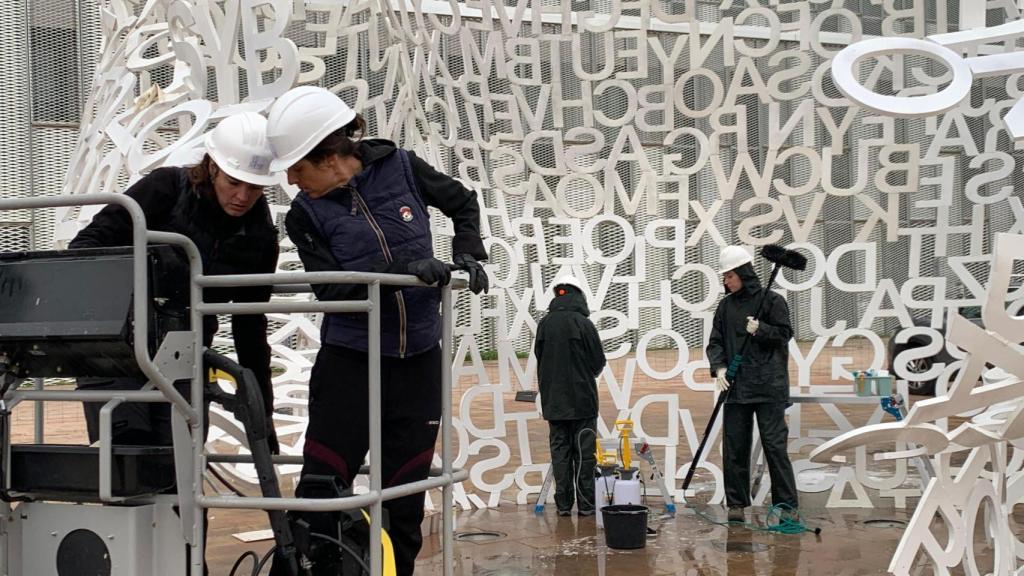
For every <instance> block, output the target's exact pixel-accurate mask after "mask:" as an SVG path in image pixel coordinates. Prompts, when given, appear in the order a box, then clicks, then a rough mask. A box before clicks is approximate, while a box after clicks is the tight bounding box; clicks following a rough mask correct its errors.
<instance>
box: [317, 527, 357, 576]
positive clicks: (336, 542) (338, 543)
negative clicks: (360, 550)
mask: <svg viewBox="0 0 1024 576" xmlns="http://www.w3.org/2000/svg"><path fill="white" fill-rule="evenodd" d="M310 536H312V537H314V538H319V539H321V540H326V541H328V542H330V543H331V544H334V545H335V546H337V547H338V548H341V549H342V550H344V551H345V552H348V555H349V556H351V557H352V558H354V559H355V561H356V562H358V563H359V565H360V566H361V567H362V568H363V570H365V571H366V574H367V576H369V574H370V567H369V566H367V565H366V562H363V559H362V558H361V557H360V556H359V555H358V554H356V551H355V550H353V549H352V548H350V547H349V546H348V545H347V544H345V543H344V542H342V541H341V540H338V539H337V538H332V537H330V536H327V535H326V534H320V533H319V532H311V533H310Z"/></svg>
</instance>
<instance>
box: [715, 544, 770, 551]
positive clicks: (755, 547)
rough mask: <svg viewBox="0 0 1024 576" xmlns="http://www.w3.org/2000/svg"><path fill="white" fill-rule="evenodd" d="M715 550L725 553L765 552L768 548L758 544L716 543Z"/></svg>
mask: <svg viewBox="0 0 1024 576" xmlns="http://www.w3.org/2000/svg"><path fill="white" fill-rule="evenodd" d="M715 548H718V549H719V550H723V551H725V552H764V551H765V550H767V549H768V546H766V545H764V544H758V543H757V542H715Z"/></svg>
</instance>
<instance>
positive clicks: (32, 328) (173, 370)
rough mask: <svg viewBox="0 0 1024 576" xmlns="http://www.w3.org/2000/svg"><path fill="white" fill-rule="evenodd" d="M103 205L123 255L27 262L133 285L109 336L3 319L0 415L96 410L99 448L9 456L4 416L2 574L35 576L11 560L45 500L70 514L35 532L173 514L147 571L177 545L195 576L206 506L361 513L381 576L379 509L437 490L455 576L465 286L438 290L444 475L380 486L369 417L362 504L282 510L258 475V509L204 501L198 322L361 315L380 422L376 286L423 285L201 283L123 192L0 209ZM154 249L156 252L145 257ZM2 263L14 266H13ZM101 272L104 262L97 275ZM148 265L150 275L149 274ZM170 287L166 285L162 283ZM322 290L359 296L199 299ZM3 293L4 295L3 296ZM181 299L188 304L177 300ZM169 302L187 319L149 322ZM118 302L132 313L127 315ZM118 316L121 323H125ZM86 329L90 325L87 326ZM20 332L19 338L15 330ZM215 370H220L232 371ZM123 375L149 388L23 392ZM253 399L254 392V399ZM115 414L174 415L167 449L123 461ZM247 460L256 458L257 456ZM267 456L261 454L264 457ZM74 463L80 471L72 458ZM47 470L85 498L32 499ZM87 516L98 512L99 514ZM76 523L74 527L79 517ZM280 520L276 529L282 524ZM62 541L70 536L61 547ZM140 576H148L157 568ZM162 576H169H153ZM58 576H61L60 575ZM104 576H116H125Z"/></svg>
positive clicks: (188, 252) (283, 278)
mask: <svg viewBox="0 0 1024 576" xmlns="http://www.w3.org/2000/svg"><path fill="white" fill-rule="evenodd" d="M100 204H118V205H120V206H122V207H123V208H124V209H125V210H126V211H127V212H128V214H129V215H130V217H131V220H132V224H133V230H132V246H131V247H130V248H125V249H110V250H99V251H66V252H65V254H64V256H63V258H64V259H63V260H62V255H61V253H59V252H46V253H44V254H34V255H32V257H31V258H30V259H32V260H35V264H38V262H39V261H40V260H45V259H46V258H50V259H51V260H52V262H55V263H58V264H55V265H54V266H51V267H49V268H46V267H45V266H42V267H40V266H34V268H35V269H36V270H42V272H41V273H42V274H43V277H46V275H47V274H49V275H50V276H51V277H52V278H51V279H52V280H55V281H60V279H61V277H68V278H70V277H72V276H74V274H73V270H71V269H69V268H66V267H65V268H61V267H62V266H64V265H65V264H68V263H69V262H71V264H70V266H71V267H72V268H73V267H74V266H86V265H100V266H102V265H107V266H109V267H110V270H111V274H113V276H112V278H115V279H116V280H117V281H119V282H122V283H125V282H130V287H129V286H124V287H123V288H124V289H123V290H117V291H115V293H111V294H107V297H108V298H107V301H105V302H104V303H103V304H104V306H105V307H104V306H101V307H100V308H101V309H102V311H103V312H104V314H105V315H106V316H105V317H107V318H108V319H109V320H110V322H108V323H107V325H106V326H105V329H104V330H102V331H99V332H97V331H96V330H94V329H93V328H94V327H87V328H84V327H83V326H81V325H77V326H76V325H74V322H73V321H71V322H64V323H63V324H62V322H61V310H64V311H65V312H66V313H67V316H68V317H71V318H74V317H75V313H74V312H75V311H76V310H77V311H78V312H79V316H80V315H81V310H79V309H77V308H76V307H75V306H74V303H70V302H60V303H57V304H56V305H55V306H50V307H47V308H46V310H44V311H42V313H41V314H36V315H35V316H32V315H28V317H26V318H24V319H23V320H25V321H24V322H21V323H19V322H17V321H16V320H17V318H14V319H0V387H2V389H3V393H2V401H0V417H3V416H4V415H10V414H11V411H12V410H13V409H14V408H15V407H16V406H17V405H18V404H19V403H21V402H24V401H33V402H48V401H63V402H83V401H93V402H104V403H105V404H104V406H103V408H102V410H101V411H100V417H99V431H100V441H99V443H98V444H99V445H98V447H97V448H89V447H72V448H67V447H55V446H50V445H45V444H36V445H27V446H26V445H14V446H12V445H11V436H10V429H9V426H10V418H9V417H3V422H4V426H3V428H2V430H0V432H2V438H0V448H2V455H3V459H2V461H0V466H2V467H3V470H2V474H0V477H2V486H0V488H2V489H3V490H2V492H3V493H4V496H5V497H4V499H3V501H2V502H0V574H3V575H8V576H27V575H28V574H29V573H31V574H32V575H33V576H35V575H36V574H39V572H38V566H34V567H33V568H32V569H31V572H26V570H28V568H27V567H26V566H25V562H23V561H22V560H23V559H22V558H21V555H22V554H23V552H24V551H25V550H31V549H32V547H33V546H37V544H36V543H35V541H29V536H28V535H27V534H22V532H21V530H22V528H21V526H20V525H19V522H22V523H25V524H27V521H25V519H24V518H23V517H26V516H28V514H27V513H19V511H28V510H36V509H35V508H32V506H37V505H39V504H40V503H39V502H38V501H40V500H44V499H45V500H63V501H66V502H69V503H72V504H71V506H69V507H66V508H60V507H51V508H41V507H40V508H39V514H37V517H39V518H43V520H40V522H43V521H48V522H60V521H61V514H65V513H70V511H71V510H74V509H77V508H81V507H83V506H88V507H89V508H88V511H89V512H88V513H89V514H90V517H89V518H86V519H85V520H81V519H80V521H83V522H86V523H88V522H91V521H96V522H101V521H106V522H117V521H118V519H119V518H121V517H124V518H125V519H128V520H129V521H130V523H136V524H138V525H139V526H144V527H148V525H144V524H143V523H144V522H148V521H149V520H147V519H148V518H150V516H147V515H146V514H150V515H159V514H164V516H167V511H170V510H173V513H174V516H173V518H175V519H177V518H180V520H176V522H177V524H178V526H179V527H180V530H177V534H176V535H175V534H173V532H175V531H174V530H172V531H170V532H171V533H170V534H169V533H168V530H166V528H162V529H153V531H154V532H159V534H157V535H155V536H154V539H153V540H152V542H150V543H149V545H152V547H153V550H152V551H151V554H152V556H153V558H154V560H153V561H152V562H150V563H149V566H150V567H152V566H163V567H164V569H166V567H167V566H168V564H167V563H166V562H168V558H171V557H175V556H176V555H179V554H180V555H183V549H184V546H181V547H179V548H178V549H176V550H164V549H163V548H169V547H172V546H169V545H167V543H168V542H175V541H181V542H184V543H186V544H187V546H188V548H189V549H190V554H188V560H187V562H188V567H189V573H191V574H202V571H203V545H204V544H203V543H204V540H205V539H204V533H203V531H204V526H203V522H202V518H203V513H202V510H203V509H204V508H236V509H257V510H266V511H268V514H270V517H271V524H272V525H274V524H275V523H274V518H275V514H274V512H275V511H284V510H291V511H309V512H333V511H341V510H355V509H358V508H368V509H369V516H370V525H371V526H372V527H377V528H374V529H371V530H369V535H370V536H369V551H370V554H369V555H370V558H369V560H370V561H369V567H370V573H371V574H372V575H373V576H378V575H380V574H382V547H381V532H380V530H379V527H380V526H381V525H382V521H381V520H382V507H381V505H382V502H384V501H385V500H390V499H393V498H398V497H401V496H406V495H409V494H414V493H417V492H423V491H426V490H430V489H433V488H442V492H443V496H442V498H443V503H442V514H443V516H442V519H443V524H442V539H443V540H442V542H443V560H444V571H445V574H452V573H453V569H454V558H453V540H454V538H453V521H452V485H453V484H454V483H456V482H461V481H463V480H465V479H466V478H467V477H468V474H467V472H465V471H463V470H456V469H453V467H452V451H451V440H452V414H451V388H452V372H451V358H452V318H453V313H452V291H453V289H460V288H463V287H465V281H464V280H461V279H455V280H453V281H452V283H451V284H450V285H448V286H444V287H441V288H440V290H441V292H442V298H441V315H442V356H443V358H444V359H445V362H444V363H443V368H442V398H441V401H442V404H441V405H442V417H441V461H442V466H441V469H440V470H436V469H435V470H432V471H431V476H430V477H428V478H427V479H426V480H422V481H419V482H413V483H409V484H404V485H400V486H394V487H391V488H387V489H385V488H383V487H382V484H381V477H382V474H381V457H380V456H381V455H380V449H381V430H380V418H379V417H375V418H370V430H369V433H370V442H369V444H370V449H369V466H368V469H367V472H368V473H369V484H370V487H369V488H370V489H369V491H368V492H367V493H365V494H360V495H355V496H348V497H342V498H331V499H299V498H284V497H280V496H279V494H280V492H279V490H276V488H277V480H276V475H275V474H274V473H273V472H272V471H271V472H270V473H268V474H266V475H265V476H269V478H263V477H262V476H264V475H261V487H262V488H263V492H264V496H263V497H243V496H220V495H218V496H213V495H206V494H205V493H204V489H203V486H204V483H203V470H204V469H205V466H206V462H207V461H208V460H224V459H225V458H226V457H225V456H221V455H217V454H208V453H206V451H205V446H204V434H203V430H204V422H203V420H204V416H205V414H204V406H203V397H204V388H205V386H206V374H205V366H207V365H208V364H209V356H204V355H206V354H208V353H209V351H205V350H204V349H203V341H202V336H203V335H202V317H203V316H204V315H207V314H245V313H252V314H256V313H299V312H305V313H313V312H365V313H366V314H367V316H368V323H369V333H370V340H369V342H368V348H369V354H368V356H369V389H370V398H369V410H370V412H371V414H377V415H379V414H380V410H381V392H380V322H381V315H380V309H381V308H380V302H381V286H382V285H387V286H400V287H401V286H425V284H423V283H422V282H420V281H419V280H418V279H417V278H415V277H414V276H404V275H387V274H373V273H360V272H314V273H301V272H292V273H279V274H253V275H232V276H205V275H203V273H202V261H201V258H200V255H199V253H198V250H197V249H196V247H195V245H194V244H193V243H192V242H191V241H190V240H189V239H188V238H186V237H184V236H182V235H179V234H173V233H166V232H156V231H151V230H147V229H146V221H145V216H144V214H143V212H142V210H141V208H140V207H139V205H138V204H137V203H136V202H135V201H134V200H132V199H131V198H129V197H127V196H124V195H121V194H82V195H74V196H60V197H45V198H43V197H37V198H20V199H6V200H0V210H23V209H39V208H55V207H64V206H86V205H100ZM154 244H156V245H166V246H154ZM169 247H174V249H175V250H177V251H178V252H179V254H180V253H181V252H183V253H184V258H183V262H185V263H187V268H188V269H187V272H186V271H182V272H181V274H180V275H178V276H177V277H184V276H185V275H187V282H185V283H178V284H174V282H170V281H169V280H168V281H165V282H163V283H161V281H159V280H160V277H159V273H160V271H161V270H162V268H161V266H160V265H159V261H160V259H161V257H165V256H167V254H168V252H167V250H169V249H170V248H169ZM68 252H74V253H76V254H78V255H79V256H78V258H79V260H77V262H78V263H75V262H76V260H75V259H74V258H72V259H71V260H70V261H69V260H68V259H67V258H66V254H67V253H68ZM4 256H5V255H0V292H2V291H3V290H4V288H5V282H18V279H17V278H15V276H17V275H10V274H8V275H6V276H5V272H4V270H7V271H8V272H9V271H10V269H9V268H5V267H4V266H3V262H4ZM6 256H8V262H10V261H11V257H10V255H6ZM83 257H84V258H91V259H92V260H91V261H90V262H91V264H89V263H82V262H81V258H83ZM14 259H15V260H16V259H17V258H16V257H15V258H14ZM100 261H102V262H101V263H100V264H97V262H100ZM154 263H157V264H156V265H154ZM57 272H61V274H57ZM171 276H173V275H170V276H168V278H170V277H171ZM109 279H110V278H108V280H109ZM21 281H22V282H23V284H22V285H20V286H18V287H17V288H18V291H19V292H18V293H19V294H22V295H23V296H24V295H26V294H27V295H28V296H29V297H31V294H32V290H33V289H34V288H33V286H28V287H26V286H25V285H24V279H22V280H21ZM330 283H338V284H366V285H367V288H368V297H367V299H366V300H359V301H345V302H317V301H307V302H267V303H227V304H214V303H206V302H204V301H203V289H204V288H209V287H226V286H266V285H272V286H274V287H275V291H276V292H288V293H300V292H309V291H311V289H310V284H330ZM6 287H7V288H8V289H10V288H12V285H8V286H6ZM79 287H80V288H81V290H78V292H79V293H80V295H81V297H86V295H88V294H94V295H95V294H96V291H95V286H93V287H91V288H90V287H89V286H87V285H81V286H79V285H76V289H77V288H79ZM36 288H39V287H36ZM161 290H164V291H169V293H168V294H164V293H162V292H161ZM44 291H45V290H44ZM186 291H187V294H185V292H186ZM51 296H52V295H51ZM118 296H120V298H118ZM173 298H187V304H188V305H187V306H184V307H183V309H184V310H186V311H187V318H184V317H176V318H167V317H163V316H161V315H160V314H159V313H158V312H159V310H158V308H159V307H160V306H163V305H165V304H166V303H167V302H168V301H170V300H172V299H173ZM125 300H128V301H130V306H129V305H128V303H127V302H125ZM40 302H41V300H40ZM20 305H21V306H23V307H29V306H32V305H35V306H36V307H39V303H37V302H36V301H35V300H32V299H31V298H30V300H24V301H22V302H21V303H20ZM26 309H27V308H26ZM90 314H92V312H90ZM122 314H124V315H127V318H128V320H127V321H126V322H125V321H124V316H122ZM100 315H103V314H100ZM90 319H93V318H92V316H90ZM5 322H8V324H9V325H5V324H4V323H5ZM118 322H120V323H121V325H120V326H118V325H117V324H118ZM18 324H20V325H18ZM54 327H60V328H61V329H63V330H64V331H63V332H61V331H60V330H54ZM19 330H21V332H18V331H19ZM100 332H102V334H100ZM104 338H105V340H104ZM101 357H102V358H101ZM225 366H227V367H229V366H228V364H225ZM90 372H91V373H92V374H90ZM119 373H125V374H127V375H136V376H141V377H144V378H146V379H148V382H149V383H148V384H147V385H146V386H145V387H143V389H141V390H103V391H90V390H43V389H40V387H39V386H38V385H37V386H36V389H25V388H22V387H21V386H20V384H21V383H22V382H23V381H24V380H25V379H28V378H36V379H37V383H38V381H39V380H38V379H39V378H43V377H54V376H61V377H66V376H90V375H94V374H96V375H109V374H119ZM182 380H185V381H187V382H188V393H187V395H188V398H186V397H185V395H183V394H182V393H181V392H180V391H179V389H178V388H176V387H175V385H174V383H175V382H176V381H179V382H180V381H182ZM236 380H237V381H238V386H239V395H238V398H243V396H244V394H243V392H244V390H242V389H243V388H245V387H246V386H247V384H246V382H245V380H246V378H244V377H242V378H236ZM248 387H249V388H250V392H251V391H252V384H251V383H249V384H248ZM252 395H253V394H250V399H251V397H252ZM229 400H231V399H229ZM236 400H237V398H236ZM124 402H167V403H170V404H171V406H172V410H171V424H172V435H173V449H172V450H171V451H168V450H167V449H166V448H164V449H162V450H160V449H157V448H153V449H152V450H150V451H146V450H142V451H141V452H140V451H138V450H134V451H133V450H131V449H129V448H130V447H124V446H114V445H113V443H112V441H111V440H112V429H111V428H112V422H111V420H112V419H111V415H112V413H113V410H114V408H116V407H117V406H118V405H119V404H121V403H124ZM37 414H40V411H38V410H37ZM257 428H258V426H257ZM36 432H37V439H39V438H40V437H41V436H42V429H41V427H40V423H37V424H36ZM247 434H248V435H249V438H250V440H251V441H252V440H253V439H254V438H256V436H253V434H252V431H251V430H247ZM62 451H63V452H62ZM253 452H254V455H255V453H256V452H257V451H256V450H254V451H253ZM55 454H56V455H55ZM266 454H267V455H268V456H269V451H267V452H266ZM76 458H77V459H78V460H74V459H76ZM249 458H252V456H249ZM229 459H233V460H245V459H246V457H239V456H234V457H230V458H229ZM255 460H256V462H254V463H255V464H257V468H258V469H259V467H260V462H259V460H260V458H259V457H258V455H257V457H256V459H255ZM266 460H267V461H272V462H273V463H285V462H287V463H294V460H295V458H294V457H291V458H289V457H280V456H278V457H273V458H272V459H271V458H269V457H268V458H267V459H266ZM48 461H50V462H61V463H62V464H61V465H62V466H68V465H69V464H68V463H69V462H79V463H80V464H77V465H76V464H71V466H76V467H77V470H78V472H79V473H78V474H77V476H81V477H88V479H87V480H83V479H82V478H79V479H78V480H76V481H74V482H70V483H71V484H72V485H73V487H76V488H81V486H83V485H85V486H87V487H88V489H87V490H84V491H82V493H77V494H74V493H69V492H74V490H68V488H69V486H66V485H64V484H62V483H61V482H62V481H64V482H69V481H68V479H66V478H64V479H62V478H53V479H51V480H53V485H52V486H50V488H51V489H50V490H46V489H40V488H39V487H40V486H41V485H42V484H40V483H39V482H38V480H41V479H42V476H44V475H45V474H46V472H47V466H48V464H47V462H48ZM33 466H35V467H36V468H35V469H34V468H33ZM140 466H141V468H145V469H144V470H143V471H142V472H141V473H140V472H139V470H140ZM172 469H173V478H174V479H175V482H174V483H175V484H176V485H177V493H176V494H165V493H163V492H165V490H164V488H165V484H166V483H167V482H166V481H167V480H168V472H169V471H170V470H172ZM51 472H52V470H51ZM51 475H52V474H51ZM264 480H266V481H267V482H268V483H272V484H273V489H272V490H268V485H269V484H266V483H264ZM275 490H276V491H275ZM268 491H269V492H270V493H271V494H270V495H269V496H268V495H267V493H268ZM16 500H22V501H23V503H21V504H18V505H17V506H15V505H13V502H14V501H16ZM86 502H92V504H84V503H86ZM96 504H99V505H100V506H96ZM147 506H151V507H153V510H148V509H147V508H146V507H147ZM23 507H24V508H23ZM143 510H145V511H146V513H145V514H143V513H142V511H143ZM79 516H80V517H81V516H82V515H81V514H79ZM105 516H109V517H110V519H108V520H103V518H104V517H105ZM129 517H130V518H129ZM277 517H278V518H280V516H277ZM166 524H167V522H164V524H162V525H161V526H165V525H166ZM133 525H134V524H133ZM152 525H153V526H156V525H157V522H156V520H153V523H152ZM274 527H275V536H278V534H277V532H278V530H277V526H274ZM70 536H71V535H70V534H69V535H68V538H70ZM111 540H113V537H111ZM66 541H67V538H66V539H65V542H66ZM61 544H63V543H61ZM130 544H132V543H131V542H127V541H125V540H122V541H121V542H115V543H114V545H115V546H127V545H130ZM38 546H49V547H51V548H54V550H55V551H56V549H57V548H58V545H57V544H56V543H43V542H40V543H38ZM26 547H28V548H26ZM47 553H49V552H47ZM108 564H109V560H108ZM79 568H80V567H79ZM149 569H151V570H153V569H154V568H149ZM131 570H133V571H132V572H127V571H126V572H124V574H133V575H134V574H139V575H143V574H146V573H147V572H146V571H145V570H147V568H146V566H144V565H140V566H133V567H132V568H131ZM153 573H156V572H153ZM160 573H165V572H163V571H162V570H161V572H160ZM56 574H57V575H58V576H63V575H62V574H61V573H59V572H57V573H56ZM112 574H114V575H116V576H120V574H121V573H119V572H116V573H112Z"/></svg>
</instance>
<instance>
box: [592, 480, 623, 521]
mask: <svg viewBox="0 0 1024 576" xmlns="http://www.w3.org/2000/svg"><path fill="white" fill-rule="evenodd" d="M618 480H619V479H618V478H616V477H615V476H598V477H597V478H595V479H594V512H595V513H596V514H597V527H598V528H604V517H603V515H602V514H601V508H602V507H604V506H609V505H611V504H615V503H616V502H614V501H613V500H612V498H613V497H614V496H615V484H616V483H617V482H618Z"/></svg>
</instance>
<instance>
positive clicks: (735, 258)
mask: <svg viewBox="0 0 1024 576" xmlns="http://www.w3.org/2000/svg"><path fill="white" fill-rule="evenodd" d="M753 261H754V257H753V256H751V255H750V252H747V250H746V249H745V248H743V247H742V246H726V247H725V248H722V253H721V255H720V256H719V257H718V273H719V274H725V273H726V272H728V271H729V270H735V269H737V268H739V267H740V266H743V265H744V264H749V263H750V262H753Z"/></svg>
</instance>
